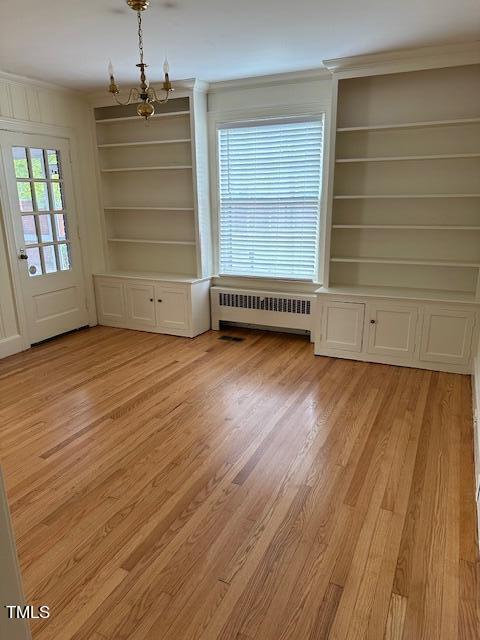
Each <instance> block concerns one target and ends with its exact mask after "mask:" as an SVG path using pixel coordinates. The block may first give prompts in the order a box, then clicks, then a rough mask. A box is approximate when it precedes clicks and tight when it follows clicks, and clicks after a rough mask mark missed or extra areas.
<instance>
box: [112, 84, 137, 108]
mask: <svg viewBox="0 0 480 640" xmlns="http://www.w3.org/2000/svg"><path fill="white" fill-rule="evenodd" d="M113 99H114V100H115V102H116V103H117V104H118V105H120V106H121V107H126V106H127V105H129V104H131V103H132V102H134V101H136V100H137V99H138V89H136V88H135V87H134V88H132V89H130V91H129V92H128V98H127V99H126V100H125V101H124V100H120V98H119V97H118V94H117V93H114V94H113Z"/></svg>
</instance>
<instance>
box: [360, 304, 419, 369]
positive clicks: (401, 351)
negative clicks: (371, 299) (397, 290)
mask: <svg viewBox="0 0 480 640" xmlns="http://www.w3.org/2000/svg"><path fill="white" fill-rule="evenodd" d="M367 309H368V312H367V320H366V324H367V326H368V327H369V330H368V353H373V354H374V353H378V354H383V355H389V356H403V357H405V356H411V355H412V354H413V352H414V351H415V332H416V330H417V320H418V310H417V309H416V308H415V307H409V306H406V305H405V306H402V305H389V304H368V307H367Z"/></svg>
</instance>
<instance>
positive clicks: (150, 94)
mask: <svg viewBox="0 0 480 640" xmlns="http://www.w3.org/2000/svg"><path fill="white" fill-rule="evenodd" d="M127 4H128V6H129V7H130V8H131V9H133V10H134V11H135V12H136V13H137V20H138V50H139V53H140V62H139V63H138V64H137V65H136V66H137V67H138V68H139V69H140V86H139V87H138V88H137V87H133V88H132V89H130V92H129V94H128V98H127V100H125V101H122V100H120V98H119V94H120V89H119V88H118V84H117V83H116V81H115V75H114V71H113V65H112V63H111V62H109V64H108V75H109V78H110V86H109V87H108V91H109V92H110V93H111V94H112V95H113V97H114V99H115V102H116V103H117V104H120V105H122V106H125V105H127V104H131V103H132V102H139V104H138V106H137V113H138V115H139V116H140V117H142V118H145V120H148V118H150V116H153V114H154V113H155V107H154V103H155V102H156V103H158V104H163V103H164V102H167V100H168V98H169V96H170V93H171V92H172V91H173V88H172V84H171V82H170V78H169V76H168V72H169V66H168V61H167V59H166V58H165V62H164V63H163V72H164V74H165V76H164V80H163V83H162V89H163V91H165V96H164V97H163V98H160V97H159V96H158V95H157V92H156V91H155V89H154V88H153V87H151V86H150V83H149V82H148V80H147V76H146V74H145V69H146V68H147V67H148V65H147V64H145V62H144V61H143V31H142V11H145V9H146V8H147V7H148V5H149V4H150V0H127Z"/></svg>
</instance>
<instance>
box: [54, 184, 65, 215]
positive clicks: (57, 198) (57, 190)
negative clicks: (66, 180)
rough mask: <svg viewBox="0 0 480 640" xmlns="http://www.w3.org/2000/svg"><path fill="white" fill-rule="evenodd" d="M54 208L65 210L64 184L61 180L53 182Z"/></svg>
mask: <svg viewBox="0 0 480 640" xmlns="http://www.w3.org/2000/svg"><path fill="white" fill-rule="evenodd" d="M51 186H52V196H53V208H54V210H55V211H63V196H62V185H61V183H60V182H52V183H51Z"/></svg>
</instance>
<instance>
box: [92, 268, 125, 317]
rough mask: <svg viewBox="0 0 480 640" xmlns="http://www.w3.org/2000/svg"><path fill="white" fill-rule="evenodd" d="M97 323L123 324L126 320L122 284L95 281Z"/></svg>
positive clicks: (108, 280)
mask: <svg viewBox="0 0 480 640" xmlns="http://www.w3.org/2000/svg"><path fill="white" fill-rule="evenodd" d="M95 290H96V294H97V311H98V321H99V323H100V324H101V323H102V322H106V323H109V324H110V323H115V324H123V323H125V320H126V314H125V297H124V292H123V284H122V283H121V282H118V281H115V280H110V279H107V280H98V279H97V280H95Z"/></svg>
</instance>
